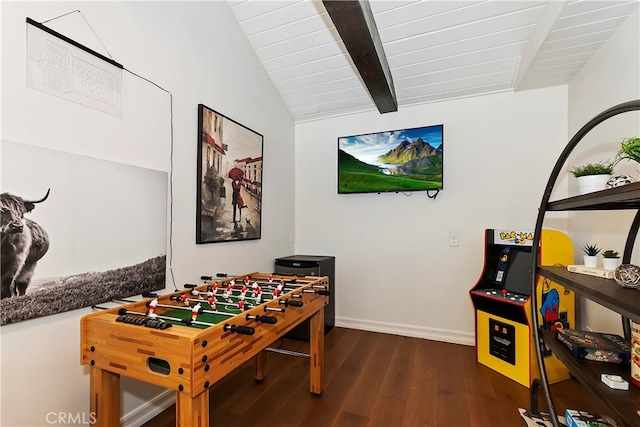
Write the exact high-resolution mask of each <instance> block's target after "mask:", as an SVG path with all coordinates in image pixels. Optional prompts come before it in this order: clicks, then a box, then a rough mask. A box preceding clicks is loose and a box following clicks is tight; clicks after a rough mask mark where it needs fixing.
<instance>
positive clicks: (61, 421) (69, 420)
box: [46, 412, 96, 425]
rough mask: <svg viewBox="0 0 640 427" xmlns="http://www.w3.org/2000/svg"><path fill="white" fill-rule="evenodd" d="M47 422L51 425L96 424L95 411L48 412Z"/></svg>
mask: <svg viewBox="0 0 640 427" xmlns="http://www.w3.org/2000/svg"><path fill="white" fill-rule="evenodd" d="M46 420H47V424H49V425H78V424H89V425H92V424H95V423H96V413H95V412H76V413H73V412H47V415H46Z"/></svg>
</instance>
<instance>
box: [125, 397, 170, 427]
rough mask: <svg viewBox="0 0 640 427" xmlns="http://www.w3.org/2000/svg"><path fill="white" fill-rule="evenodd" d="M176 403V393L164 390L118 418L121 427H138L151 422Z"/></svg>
mask: <svg viewBox="0 0 640 427" xmlns="http://www.w3.org/2000/svg"><path fill="white" fill-rule="evenodd" d="M174 403H176V392H175V391H173V390H165V391H163V392H162V393H160V394H159V395H157V396H156V397H154V398H153V399H151V400H150V401H148V402H146V403H144V404H143V405H140V406H138V407H137V408H136V409H134V410H133V411H131V412H129V413H128V414H126V415H124V416H123V417H122V418H120V425H121V426H122V427H140V426H141V425H142V424H144V423H146V422H149V421H151V420H152V419H153V418H154V417H155V416H157V415H160V413H161V412H162V411H164V410H165V409H167V408H168V407H169V406H171V405H173V404H174Z"/></svg>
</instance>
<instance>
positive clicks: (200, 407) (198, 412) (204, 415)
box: [176, 389, 209, 427]
mask: <svg viewBox="0 0 640 427" xmlns="http://www.w3.org/2000/svg"><path fill="white" fill-rule="evenodd" d="M180 426H190V427H208V426H209V390H208V389H207V390H205V391H204V392H202V393H200V394H199V395H197V396H196V397H194V398H191V396H189V395H188V394H186V393H182V392H179V391H178V392H176V427H180Z"/></svg>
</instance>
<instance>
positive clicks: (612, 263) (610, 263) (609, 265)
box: [602, 258, 620, 271]
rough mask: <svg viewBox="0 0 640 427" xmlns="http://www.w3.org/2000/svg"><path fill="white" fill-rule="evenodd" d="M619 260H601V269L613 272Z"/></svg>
mask: <svg viewBox="0 0 640 427" xmlns="http://www.w3.org/2000/svg"><path fill="white" fill-rule="evenodd" d="M619 264H620V258H602V268H604V269H605V270H609V271H613V270H615V269H616V268H618V265H619Z"/></svg>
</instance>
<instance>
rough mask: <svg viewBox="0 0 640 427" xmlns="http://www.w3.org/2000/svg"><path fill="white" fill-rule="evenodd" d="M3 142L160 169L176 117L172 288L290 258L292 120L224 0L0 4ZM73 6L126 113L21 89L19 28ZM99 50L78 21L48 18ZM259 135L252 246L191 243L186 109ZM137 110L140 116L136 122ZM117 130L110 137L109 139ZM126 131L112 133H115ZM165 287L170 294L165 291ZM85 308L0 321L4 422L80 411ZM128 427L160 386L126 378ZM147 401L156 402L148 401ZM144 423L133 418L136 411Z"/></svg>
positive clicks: (189, 116)
mask: <svg viewBox="0 0 640 427" xmlns="http://www.w3.org/2000/svg"><path fill="white" fill-rule="evenodd" d="M1 6H2V9H1V15H2V30H1V31H2V33H1V34H2V138H3V139H7V140H11V141H14V142H19V143H23V144H31V145H38V146H43V147H46V148H52V149H56V150H60V151H66V152H72V153H75V154H82V155H88V156H92V157H97V158H102V159H107V160H111V161H116V162H121V163H126V164H131V165H135V166H142V167H147V168H153V169H157V170H163V171H169V170H170V164H171V162H170V160H171V159H170V147H169V135H170V134H169V132H170V129H171V128H170V125H171V123H170V117H171V114H173V140H174V141H173V143H174V150H173V152H174V154H173V193H172V195H173V208H172V214H173V215H172V219H173V221H172V231H173V239H172V243H173V245H172V246H173V247H172V249H173V250H172V251H170V252H168V253H169V255H171V254H172V255H173V257H172V261H173V270H172V272H173V276H175V283H176V285H177V286H178V287H181V286H182V285H183V284H184V283H194V282H197V281H198V280H199V277H200V276H201V275H202V274H212V273H217V272H227V273H236V274H241V273H245V272H249V271H272V270H273V259H274V258H276V257H279V256H285V255H290V254H292V253H293V243H291V242H290V240H289V236H290V234H292V233H293V231H294V230H293V221H294V216H293V213H294V201H293V197H294V183H295V180H294V178H295V176H294V143H293V141H294V125H293V120H292V119H291V117H290V115H289V113H288V111H287V110H286V108H285V106H284V103H283V102H282V100H281V98H280V97H279V95H278V94H277V92H276V91H275V89H274V87H273V85H272V83H271V82H270V80H269V78H268V76H267V75H266V73H265V71H264V69H263V68H262V65H261V64H260V63H259V62H258V60H257V59H256V57H255V54H254V53H253V51H252V50H251V49H250V47H249V45H248V42H247V40H246V38H245V36H244V35H243V34H242V33H241V31H240V29H239V27H238V25H237V24H236V21H235V19H234V17H233V16H232V14H231V11H230V10H229V7H228V5H227V3H226V2H78V3H70V2H37V3H36V2H2V4H1ZM76 9H79V10H80V11H81V12H82V15H83V16H84V18H86V20H87V21H88V22H89V24H90V25H91V27H92V28H93V31H95V33H96V34H97V36H98V37H99V39H100V41H101V42H102V43H103V44H104V46H105V47H106V49H107V50H108V52H109V53H110V54H111V55H112V56H113V58H114V59H115V60H116V61H117V62H119V63H121V64H123V65H124V66H125V68H127V69H129V70H131V71H132V72H135V73H137V74H139V75H141V76H142V77H144V78H146V79H149V80H152V81H153V82H155V83H156V84H158V85H159V86H161V87H162V88H164V89H166V90H167V91H169V92H171V94H172V98H173V106H172V107H173V108H172V111H171V109H170V104H169V95H168V94H167V93H166V92H163V91H162V90H160V89H158V88H156V87H155V86H153V85H152V84H151V83H147V82H145V81H144V80H142V79H139V78H137V77H135V76H133V75H131V74H127V73H126V72H125V76H126V77H125V78H126V79H127V82H128V83H127V82H125V83H126V86H125V90H124V96H125V98H124V108H125V117H131V116H130V114H131V113H132V112H135V114H137V115H138V116H137V117H138V118H139V120H147V121H148V122H145V123H148V124H149V125H148V126H146V131H145V132H143V133H138V129H139V128H138V126H139V125H140V121H139V120H138V121H134V122H129V121H127V120H128V119H127V118H125V119H114V118H113V117H112V116H108V115H106V114H102V113H98V112H96V111H93V110H89V109H87V108H85V107H82V106H80V105H78V104H74V103H71V102H69V101H65V100H62V99H60V98H57V97H53V96H50V95H47V94H44V93H42V92H39V91H36V90H34V89H31V88H27V87H26V83H25V82H26V77H25V63H26V55H25V53H26V41H25V34H26V23H25V18H26V17H30V18H32V19H34V20H35V21H38V22H42V21H45V20H48V19H50V18H53V17H56V16H59V15H63V14H66V13H68V12H71V11H73V10H76ZM47 25H48V26H49V27H51V28H53V29H55V30H57V31H60V32H62V33H63V34H65V35H67V36H69V37H70V38H72V39H76V40H77V41H78V42H80V43H83V44H85V45H87V46H89V47H91V48H93V49H95V50H97V51H98V52H100V53H102V54H106V52H105V50H104V49H103V48H102V46H101V45H100V43H99V42H98V41H97V40H96V39H95V36H93V35H92V32H91V30H90V29H88V26H87V24H86V23H85V22H84V20H83V19H82V17H81V16H80V15H79V14H78V13H73V14H71V15H69V16H67V17H64V18H60V19H56V20H54V21H51V22H50V23H48V24H47ZM198 103H203V104H205V105H207V106H209V107H211V108H213V109H215V110H217V111H219V112H220V113H222V114H224V115H226V116H227V117H230V118H232V119H234V120H236V121H238V122H240V123H242V124H243V125H246V126H247V127H249V128H251V129H254V130H255V131H257V132H259V133H261V134H262V135H264V171H263V179H264V189H263V216H262V239H261V240H253V241H247V242H228V243H218V244H209V245H196V244H195V207H196V200H195V198H196V196H195V190H196V146H197V104H198ZM145 116H146V117H145ZM113 127H116V128H117V129H118V131H117V132H115V133H114V132H112V128H113ZM122 135H125V137H124V138H123V139H120V136H122ZM172 289H173V284H172V283H169V284H168V286H167V290H172ZM88 312H89V310H88V309H85V310H79V311H75V312H69V313H64V314H61V315H57V316H50V317H46V318H41V319H36V320H31V321H26V322H22V323H19V324H16V325H6V326H3V327H2V328H1V329H0V336H1V346H2V348H1V354H2V358H1V363H2V366H1V369H2V375H1V385H2V396H1V403H2V407H1V409H2V414H1V418H0V424H1V425H3V426H42V425H47V422H48V421H49V422H51V420H53V421H56V419H55V418H54V419H51V418H50V419H47V418H46V416H47V413H49V412H55V413H60V412H62V413H66V414H74V415H75V414H79V413H80V414H82V413H84V414H85V418H84V419H85V420H87V419H88V411H89V402H88V398H89V377H88V369H87V368H86V367H82V366H80V351H79V348H80V343H79V322H80V317H81V316H82V315H83V314H85V313H88ZM123 390H124V391H123V394H124V403H123V408H122V413H123V414H124V415H125V424H127V423H128V424H129V425H135V424H136V423H139V422H140V419H138V418H136V417H138V416H140V413H141V412H144V410H146V409H149V408H142V409H141V408H140V405H141V404H143V403H145V402H148V401H150V400H151V399H153V398H154V397H155V396H156V395H158V393H159V392H160V391H161V389H157V388H155V387H151V386H148V385H146V384H142V383H138V382H135V381H127V380H123ZM151 404H152V405H153V403H151ZM142 415H144V414H142Z"/></svg>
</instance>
